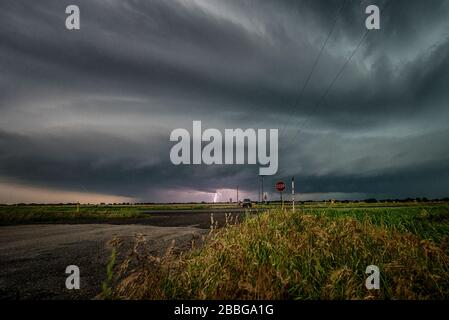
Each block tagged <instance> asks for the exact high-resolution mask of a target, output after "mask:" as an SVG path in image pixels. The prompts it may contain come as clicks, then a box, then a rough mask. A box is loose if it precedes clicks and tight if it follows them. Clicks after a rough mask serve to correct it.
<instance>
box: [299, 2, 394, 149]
mask: <svg viewBox="0 0 449 320" xmlns="http://www.w3.org/2000/svg"><path fill="white" fill-rule="evenodd" d="M389 4H390V2H389V1H388V0H386V1H385V4H384V6H383V8H382V9H381V13H382V12H383V11H384V10H385V9H386V8H387V6H388V5H389ZM368 31H369V30H368V29H366V30H365V32H364V33H363V36H362V37H361V39H360V40H359V42H358V43H357V45H356V47H355V48H354V50H353V51H352V53H351V55H350V56H349V57H348V58H347V60H346V62H345V63H344V64H343V66H342V67H341V68H340V70H339V71H338V73H337V74H336V76H335V77H334V79H333V80H332V81H331V83H330V84H329V86H328V87H327V89H326V90H325V91H324V93H323V95H322V96H321V98H320V99H319V100H318V102H317V103H316V104H315V106H314V107H313V109H312V110H311V112H309V114H308V115H307V116H306V118H305V119H304V121H303V122H302V124H301V125H300V126H299V127H298V130H297V131H296V134H295V135H294V137H293V139H291V141H295V140H296V138H297V137H298V135H299V133H300V132H301V131H302V129H303V127H304V126H305V124H306V123H307V122H308V121H309V119H310V117H311V116H312V115H313V114H315V113H316V111H317V110H318V108H319V107H320V106H321V104H322V103H323V102H324V101H325V99H326V97H327V95H328V94H329V92H331V90H332V88H333V86H334V85H335V83H336V82H337V80H338V79H339V78H340V76H341V75H342V74H343V71H344V70H345V69H346V67H347V66H348V64H349V62H350V61H351V59H352V58H353V57H354V56H355V54H356V53H357V51H358V49H359V48H360V46H361V45H362V43H363V42H364V41H365V39H366V37H367V35H368Z"/></svg>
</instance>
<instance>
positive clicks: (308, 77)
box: [279, 0, 347, 136]
mask: <svg viewBox="0 0 449 320" xmlns="http://www.w3.org/2000/svg"><path fill="white" fill-rule="evenodd" d="M346 4H347V0H344V1H343V3H342V4H341V6H340V8H339V9H338V11H337V14H336V16H335V19H334V23H333V25H332V28H331V30H330V31H329V33H328V35H327V37H326V40H325V41H324V42H323V44H322V46H321V48H320V51H319V53H318V55H317V56H316V58H315V61H314V62H313V65H312V69H311V70H310V72H309V74H308V76H307V78H306V81H305V82H304V85H303V86H302V88H301V92H300V94H299V96H298V98H297V99H296V100H295V103H294V104H293V107H295V106H297V104H298V103H299V102H300V101H301V100H302V97H303V95H304V92H305V90H306V88H307V86H308V84H309V82H310V79H311V78H312V75H313V73H314V72H315V68H316V66H317V65H318V61H319V60H320V58H321V56H322V54H323V52H324V49H325V48H326V46H327V43H328V42H329V39H330V38H331V36H332V34H333V33H334V30H335V26H336V25H337V22H338V19H339V18H340V15H341V13H342V12H343V9H344V8H345V7H346ZM297 110H298V109H297V108H295V109H294V110H293V113H292V115H291V116H290V117H289V118H288V123H287V124H286V125H284V126H283V127H282V129H281V132H280V134H279V136H282V135H283V134H284V131H285V129H286V128H287V127H288V126H289V124H290V122H291V119H292V118H294V116H295V114H296V112H297Z"/></svg>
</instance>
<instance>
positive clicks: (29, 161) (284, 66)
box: [0, 0, 449, 200]
mask: <svg viewBox="0 0 449 320" xmlns="http://www.w3.org/2000/svg"><path fill="white" fill-rule="evenodd" d="M373 3H375V4H378V5H379V6H380V7H382V8H385V10H384V12H383V14H382V17H381V25H382V30H380V31H372V32H369V33H368V35H367V37H366V40H365V41H364V42H363V44H362V45H361V46H360V48H359V50H358V51H357V52H356V54H355V55H354V56H353V58H352V60H351V62H350V63H349V64H348V65H347V67H346V68H345V69H344V71H343V72H342V73H341V76H340V77H339V78H338V79H337V81H336V82H335V85H334V86H332V88H331V90H330V91H329V92H328V94H327V95H326V96H323V94H324V93H325V92H327V89H328V87H329V84H330V83H331V82H332V80H333V79H334V77H335V75H337V74H338V72H339V70H340V69H341V67H342V66H343V65H345V62H346V59H347V58H348V57H349V56H350V55H351V53H352V50H353V49H354V48H355V47H356V46H357V43H358V41H359V40H360V39H361V37H362V36H363V34H364V32H365V28H364V20H365V17H366V15H365V14H364V10H365V7H366V6H367V5H368V4H373ZM68 4H77V5H79V6H80V9H81V30H79V31H75V32H69V31H67V30H66V29H65V27H64V25H65V24H64V21H65V17H66V15H65V14H64V12H65V7H66V6H67V5H68ZM386 4H387V5H386ZM340 8H343V10H342V11H341V12H342V14H341V16H340V17H339V18H338V20H337V23H336V24H335V28H334V29H333V32H332V35H331V37H330V38H329V41H328V44H327V46H326V48H325V50H324V51H323V52H322V56H321V58H320V60H319V63H318V65H317V67H316V69H315V71H314V73H313V74H312V77H311V79H310V82H309V83H308V85H307V87H306V88H305V91H304V94H303V96H302V97H301V99H300V101H299V102H298V101H297V99H298V96H299V92H300V91H301V88H302V86H303V84H304V81H305V79H306V78H307V75H308V74H309V72H310V70H311V67H312V64H313V62H314V60H315V58H316V57H317V55H318V53H319V51H320V48H321V46H322V44H323V42H324V40H325V39H326V37H327V35H328V34H329V32H330V31H331V30H332V27H333V25H334V21H335V19H336V13H337V12H338V10H339V9H340ZM448 14H449V4H448V2H447V1H443V0H434V1H431V2H424V1H388V2H385V1H360V2H359V1H346V2H345V1H343V0H342V1H336V0H333V1H332V0H329V1H308V0H304V1H268V0H263V1H259V0H257V1H256V0H232V1H209V0H208V1H206V0H198V1H193V0H192V1H188V0H171V1H162V0H154V1H137V0H134V1H131V0H129V1H114V0H103V1H70V2H67V1H56V0H53V1H52V0H46V1H40V2H39V5H36V4H32V3H31V1H17V0H15V1H12V0H6V1H2V2H1V3H0V86H1V90H0V112H1V115H2V117H1V118H0V128H1V131H0V144H1V148H2V154H1V156H0V177H2V179H4V180H5V181H16V182H20V183H23V184H31V185H34V186H45V187H56V188H60V189H70V190H77V191H88V192H102V193H109V194H114V195H124V196H132V197H136V198H139V199H150V200H157V199H151V194H152V192H156V190H160V189H162V190H170V189H176V190H178V189H179V190H198V191H204V192H214V190H215V189H217V188H233V187H235V185H237V184H238V185H240V186H241V188H242V189H247V190H255V189H257V180H255V179H254V176H255V175H256V173H257V168H256V167H254V166H233V167H227V166H219V167H204V166H200V167H196V166H187V167H176V166H173V165H171V163H170V162H169V149H170V147H171V144H170V143H169V141H168V136H169V133H170V131H171V130H173V129H175V128H178V127H186V128H190V126H191V122H192V120H203V123H205V126H208V127H217V128H234V127H243V128H245V127H256V128H257V127H260V128H280V129H281V133H284V134H283V136H281V140H280V144H281V145H280V150H281V152H280V155H279V158H280V163H281V167H280V172H279V177H286V176H289V175H291V174H296V175H297V176H299V177H301V179H304V181H305V184H304V187H303V188H304V191H307V192H348V193H351V192H359V193H367V194H376V193H377V194H392V195H394V194H401V195H406V194H407V193H408V192H409V193H413V194H419V192H424V191H425V192H429V194H427V193H426V195H430V196H431V195H432V194H433V195H440V194H441V193H442V190H443V189H445V188H446V186H447V181H448V174H447V172H448V170H447V166H446V164H445V163H447V161H446V162H445V160H446V157H447V156H446V155H447V154H448V153H447V151H449V150H446V149H447V148H446V147H444V145H445V143H444V141H445V139H446V138H448V136H449V134H448V130H447V123H448V122H447V119H448V118H449V110H448V101H449V93H448V90H447V83H449V32H448V30H449V23H448V19H447V17H448ZM323 98H324V99H323ZM295 102H297V103H295ZM292 150H294V152H292ZM438 172H440V173H441V175H440V177H441V179H442V180H441V181H440V182H439V183H438V184H435V183H434V182H432V181H433V179H434V177H435V176H436V175H438ZM406 177H413V178H414V179H417V180H418V181H420V183H418V184H415V185H413V186H412V185H411V183H410V181H411V180H410V179H411V178H406ZM276 178H277V177H273V178H272V180H274V179H276ZM267 180H270V178H267ZM155 181H156V182H157V185H156V183H155ZM271 182H272V181H269V182H267V183H271ZM446 189H447V188H446Z"/></svg>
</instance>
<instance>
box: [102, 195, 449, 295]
mask: <svg viewBox="0 0 449 320" xmlns="http://www.w3.org/2000/svg"><path fill="white" fill-rule="evenodd" d="M118 250H119V249H118ZM114 259H115V254H114ZM368 265H376V266H378V267H379V269H380V272H381V288H380V290H367V289H366V287H365V280H366V277H367V275H366V274H365V270H366V267H367V266H368ZM109 267H110V268H109V281H108V283H107V284H106V285H105V291H104V292H103V294H102V297H103V298H124V299H448V298H449V206H448V205H444V204H439V205H435V204H434V205H425V206H423V205H416V204H411V205H408V206H402V207H382V206H380V205H378V206H374V207H368V206H353V207H352V208H350V207H348V206H331V207H322V206H319V207H313V206H306V207H303V208H301V209H299V210H297V211H296V212H295V213H293V212H291V211H282V210H279V209H273V210H270V211H269V212H266V213H263V214H259V215H256V216H251V217H248V218H247V219H246V220H245V221H244V222H243V223H240V224H234V223H232V222H230V224H229V225H228V226H227V227H226V228H222V229H216V230H213V231H211V234H210V235H209V237H208V238H207V240H206V242H205V244H204V246H202V247H200V248H196V249H193V250H192V251H190V252H188V253H186V254H181V255H179V254H175V253H173V252H170V251H169V252H167V254H165V255H164V256H163V257H152V256H151V255H148V254H146V253H145V242H144V240H143V239H139V240H138V241H137V243H136V247H135V249H134V250H133V252H132V254H130V255H129V256H127V259H125V260H124V262H123V263H121V264H119V265H117V266H115V268H112V266H111V265H109ZM112 270H115V271H114V273H113V274H112Z"/></svg>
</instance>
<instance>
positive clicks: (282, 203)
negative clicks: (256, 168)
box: [281, 191, 284, 210]
mask: <svg viewBox="0 0 449 320" xmlns="http://www.w3.org/2000/svg"><path fill="white" fill-rule="evenodd" d="M281 209H282V210H284V198H283V197H282V191H281Z"/></svg>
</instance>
